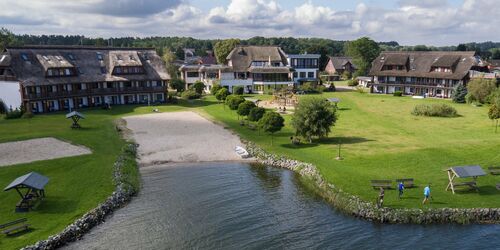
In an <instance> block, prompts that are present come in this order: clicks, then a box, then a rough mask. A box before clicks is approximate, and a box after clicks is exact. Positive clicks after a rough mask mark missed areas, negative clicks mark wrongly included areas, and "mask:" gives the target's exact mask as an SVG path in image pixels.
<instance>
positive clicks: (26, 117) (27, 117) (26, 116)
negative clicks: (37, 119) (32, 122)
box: [21, 112, 34, 119]
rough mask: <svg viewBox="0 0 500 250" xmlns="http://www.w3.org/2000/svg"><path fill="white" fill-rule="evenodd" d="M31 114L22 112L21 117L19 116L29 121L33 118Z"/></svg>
mask: <svg viewBox="0 0 500 250" xmlns="http://www.w3.org/2000/svg"><path fill="white" fill-rule="evenodd" d="M33 116H34V115H33V113H31V112H24V113H23V115H22V116H21V117H22V118H23V119H31V118H33Z"/></svg>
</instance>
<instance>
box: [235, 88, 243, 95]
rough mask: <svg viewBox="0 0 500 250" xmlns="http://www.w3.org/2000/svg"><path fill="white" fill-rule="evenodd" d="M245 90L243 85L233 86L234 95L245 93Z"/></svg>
mask: <svg viewBox="0 0 500 250" xmlns="http://www.w3.org/2000/svg"><path fill="white" fill-rule="evenodd" d="M244 92H245V89H244V88H243V86H234V87H233V94H234V95H243V93H244Z"/></svg>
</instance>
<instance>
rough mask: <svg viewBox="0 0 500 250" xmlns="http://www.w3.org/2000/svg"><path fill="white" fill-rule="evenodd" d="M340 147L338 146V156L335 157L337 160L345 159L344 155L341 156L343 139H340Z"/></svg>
mask: <svg viewBox="0 0 500 250" xmlns="http://www.w3.org/2000/svg"><path fill="white" fill-rule="evenodd" d="M338 145H339V147H338V153H337V158H335V160H337V161H341V160H343V159H344V158H342V156H340V149H341V146H342V140H340V139H339V144H338Z"/></svg>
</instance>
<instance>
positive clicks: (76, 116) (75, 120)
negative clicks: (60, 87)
mask: <svg viewBox="0 0 500 250" xmlns="http://www.w3.org/2000/svg"><path fill="white" fill-rule="evenodd" d="M69 118H71V119H72V120H73V124H72V125H71V128H81V127H80V124H78V121H80V119H85V116H84V115H83V114H81V113H79V112H77V111H73V112H71V113H69V114H67V115H66V119H69Z"/></svg>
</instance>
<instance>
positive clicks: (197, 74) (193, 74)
mask: <svg viewBox="0 0 500 250" xmlns="http://www.w3.org/2000/svg"><path fill="white" fill-rule="evenodd" d="M199 76H200V73H198V72H187V77H199Z"/></svg>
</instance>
